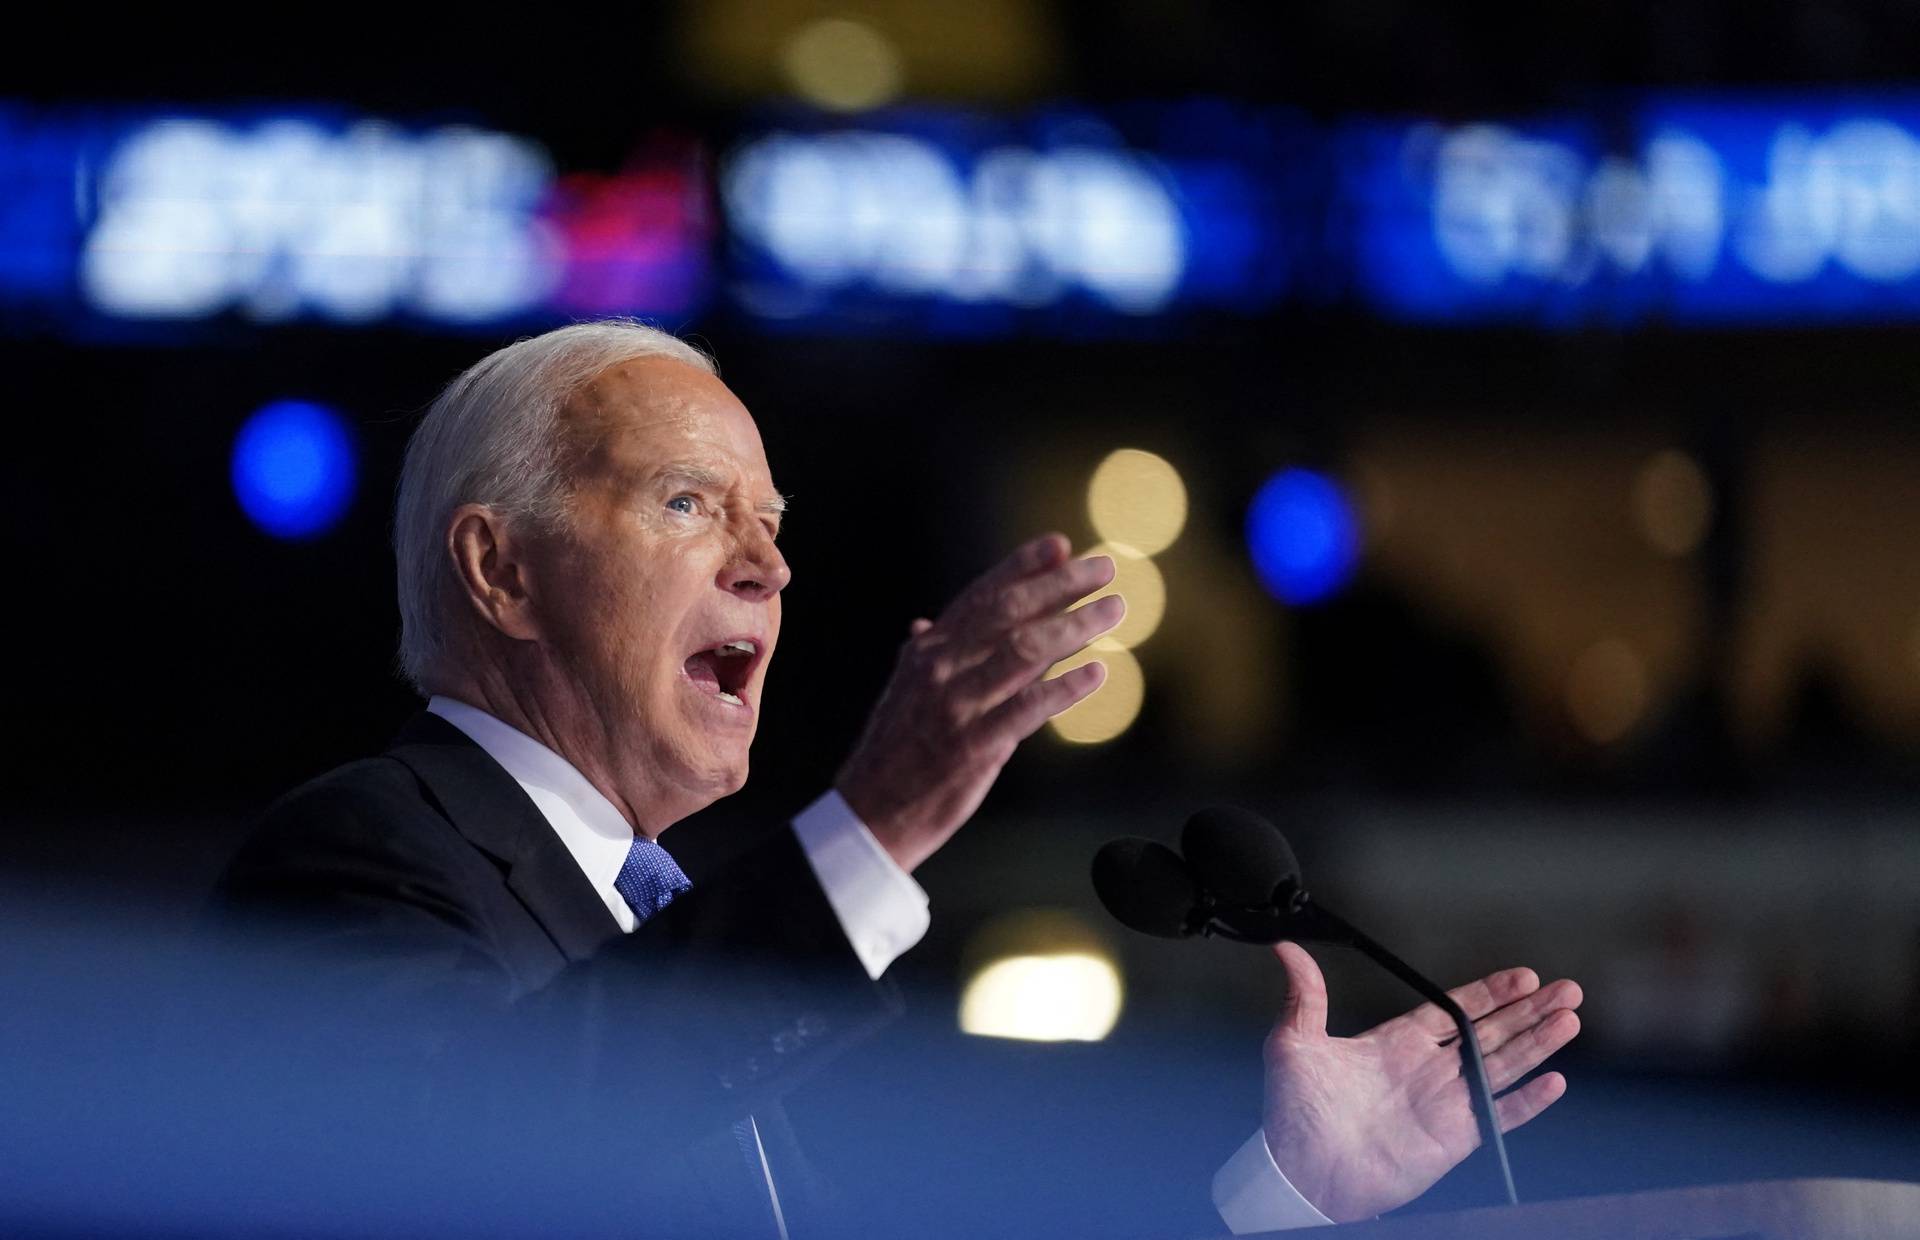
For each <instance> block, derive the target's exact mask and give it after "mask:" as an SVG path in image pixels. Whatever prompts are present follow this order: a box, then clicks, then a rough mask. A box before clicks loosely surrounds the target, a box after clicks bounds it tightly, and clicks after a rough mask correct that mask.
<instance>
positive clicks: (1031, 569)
mask: <svg viewBox="0 0 1920 1240" xmlns="http://www.w3.org/2000/svg"><path fill="white" fill-rule="evenodd" d="M1072 549H1073V548H1072V544H1071V543H1069V542H1068V541H1067V540H1066V536H1065V535H1062V534H1042V535H1041V536H1040V537H1038V538H1035V539H1033V540H1031V541H1030V542H1025V543H1022V544H1021V545H1020V546H1018V547H1016V548H1014V549H1013V551H1012V552H1011V553H1010V554H1009V555H1008V556H1007V558H1006V559H1004V560H1002V561H1000V562H999V563H998V564H995V565H994V566H993V567H992V568H990V569H988V570H987V571H986V572H984V573H982V574H980V576H978V577H976V578H974V580H973V583H972V584H971V585H969V586H968V587H967V588H966V589H964V590H962V591H961V592H960V596H959V597H958V598H956V599H954V600H953V602H952V604H950V605H949V606H948V608H947V610H946V612H944V613H943V614H942V615H941V619H943V620H944V619H946V618H947V617H948V616H951V615H956V614H959V613H962V612H967V611H973V610H977V609H978V608H980V607H981V606H983V605H984V603H985V602H986V600H989V599H992V598H993V597H995V596H996V595H998V594H999V593H1000V592H1001V591H1003V590H1005V589H1006V588H1007V587H1009V586H1011V585H1012V584H1013V583H1014V582H1016V581H1020V580H1022V579H1024V578H1027V577H1031V576H1033V575H1034V574H1035V573H1040V572H1044V571H1046V570H1047V569H1050V568H1057V567H1059V566H1060V565H1061V564H1063V563H1065V562H1066V558H1067V556H1068V554H1069V553H1070V552H1071V551H1072Z"/></svg>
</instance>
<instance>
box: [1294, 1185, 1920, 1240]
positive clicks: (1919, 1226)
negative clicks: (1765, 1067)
mask: <svg viewBox="0 0 1920 1240" xmlns="http://www.w3.org/2000/svg"><path fill="white" fill-rule="evenodd" d="M1263 1234H1264V1235H1267V1236H1269V1237H1272V1238H1273V1240H1280V1238H1281V1237H1285V1238H1286V1240H1303V1237H1306V1236H1309V1235H1328V1234H1329V1233H1328V1232H1327V1231H1326V1230H1325V1229H1311V1230H1308V1231H1275V1232H1266V1233H1263ZM1331 1234H1333V1235H1337V1236H1338V1237H1339V1240H1414V1238H1415V1237H1419V1240H1920V1184H1902V1183H1895V1182H1892V1181H1887V1180H1765V1181H1760V1182H1758V1183H1753V1184H1716V1185H1711V1186H1708V1187H1704V1188H1672V1189H1663V1190H1660V1191H1658V1192H1646V1193H1623V1194H1620V1195H1618V1196H1612V1197H1576V1198H1571V1199H1569V1200H1565V1201H1541V1202H1536V1203H1533V1204H1523V1205H1518V1206H1494V1207H1488V1208H1486V1209H1480V1210H1461V1211H1458V1212H1455V1213H1448V1214H1423V1215H1410V1216H1408V1217H1406V1218H1395V1219H1382V1220H1379V1221H1377V1222H1372V1223H1349V1224H1347V1225H1345V1226H1343V1227H1341V1228H1340V1229H1339V1230H1338V1231H1337V1232H1334V1233H1331Z"/></svg>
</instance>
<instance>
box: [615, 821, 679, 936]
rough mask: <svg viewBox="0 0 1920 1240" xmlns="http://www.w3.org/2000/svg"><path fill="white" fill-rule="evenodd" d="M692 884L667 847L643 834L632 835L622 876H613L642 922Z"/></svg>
mask: <svg viewBox="0 0 1920 1240" xmlns="http://www.w3.org/2000/svg"><path fill="white" fill-rule="evenodd" d="M691 886H693V884H692V883H690V882H688V881H687V876H686V875H685V874H684V873H682V872H681V869H680V867H679V865H677V864H676V863H675V862H674V859H673V858H672V857H671V856H670V855H668V853H667V850H666V849H664V848H662V847H660V845H658V844H656V843H654V842H653V841H652V840H650V839H648V838H646V837H645V836H643V835H636V836H634V837H633V846H632V847H631V848H629V849H627V859H626V860H625V861H623V862H621V863H620V874H619V877H617V878H615V879H614V880H613V889H614V890H615V891H617V892H619V893H620V898H621V899H622V900H625V901H626V902H627V907H628V908H630V909H632V910H633V915H634V916H635V917H637V918H639V919H640V923H641V924H642V925H645V924H646V921H647V919H648V918H649V917H652V916H653V915H654V914H655V913H658V912H659V911H660V910H661V909H663V908H665V907H667V905H669V904H672V903H673V901H674V897H676V896H678V895H679V894H680V893H681V892H683V891H685V890H687V889H688V888H689V887H691Z"/></svg>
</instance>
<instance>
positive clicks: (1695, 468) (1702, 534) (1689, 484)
mask: <svg viewBox="0 0 1920 1240" xmlns="http://www.w3.org/2000/svg"><path fill="white" fill-rule="evenodd" d="M1633 516H1634V521H1635V523H1636V524H1638V525H1639V527H1640V534H1641V536H1642V537H1644V538H1645V539H1646V540H1647V541H1648V542H1650V543H1652V544H1653V545H1654V547H1655V548H1657V549H1658V550H1659V551H1660V552H1662V553H1663V554H1665V555H1671V556H1683V555H1689V554H1691V553H1692V552H1693V551H1694V550H1696V549H1697V548H1698V547H1699V546H1700V543H1701V540H1703V539H1704V538H1706V536H1707V530H1708V528H1709V527H1710V526H1711V525H1712V524H1713V484H1712V483H1710V482H1708V481H1707V475H1706V473H1705V471H1703V470H1702V469H1701V468H1700V466H1699V464H1698V463H1697V462H1696V461H1695V460H1694V459H1693V458H1692V457H1690V456H1688V455H1687V454H1686V453H1684V452H1681V451H1679V450H1678V449H1675V448H1668V449H1665V450H1664V451H1661V452H1656V453H1654V454H1653V456H1651V457H1650V458H1648V460H1647V463H1646V464H1645V465H1642V466H1641V467H1640V472H1639V473H1638V474H1636V475H1635V476H1634V480H1633Z"/></svg>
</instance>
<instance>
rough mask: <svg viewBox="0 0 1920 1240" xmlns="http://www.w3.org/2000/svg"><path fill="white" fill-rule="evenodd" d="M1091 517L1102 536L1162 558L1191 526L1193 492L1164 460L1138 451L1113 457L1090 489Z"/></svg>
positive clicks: (1095, 476) (1102, 465)
mask: <svg viewBox="0 0 1920 1240" xmlns="http://www.w3.org/2000/svg"><path fill="white" fill-rule="evenodd" d="M1087 516H1088V518H1089V519H1090V520H1091V521H1092V522H1093V528H1094V529H1096V530H1098V531H1100V537H1102V538H1105V539H1108V540H1110V541H1112V542H1117V543H1124V544H1126V545H1127V546H1128V547H1130V548H1132V549H1133V550H1134V551H1135V552H1137V553H1139V554H1140V555H1158V554H1160V553H1161V552H1162V551H1164V550H1166V549H1167V547H1169V546H1171V545H1172V543H1173V540H1174V539H1176V538H1178V537H1180V530H1181V528H1182V527H1183V526H1184V525H1186V522H1187V488H1186V484H1185V483H1183V482H1181V480H1180V471H1179V470H1177V469H1175V468H1174V467H1173V466H1172V465H1171V464H1170V463H1169V462H1168V461H1167V460H1166V458H1164V457H1160V456H1156V455H1154V454H1153V453H1151V452H1142V451H1141V450H1140V449H1138V448H1121V449H1119V450H1117V451H1115V452H1112V453H1109V454H1108V456H1107V459H1106V460H1104V461H1101V462H1100V466H1099V468H1097V469H1095V470H1094V471H1093V481H1092V482H1090V483H1089V484H1088V485H1087Z"/></svg>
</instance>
